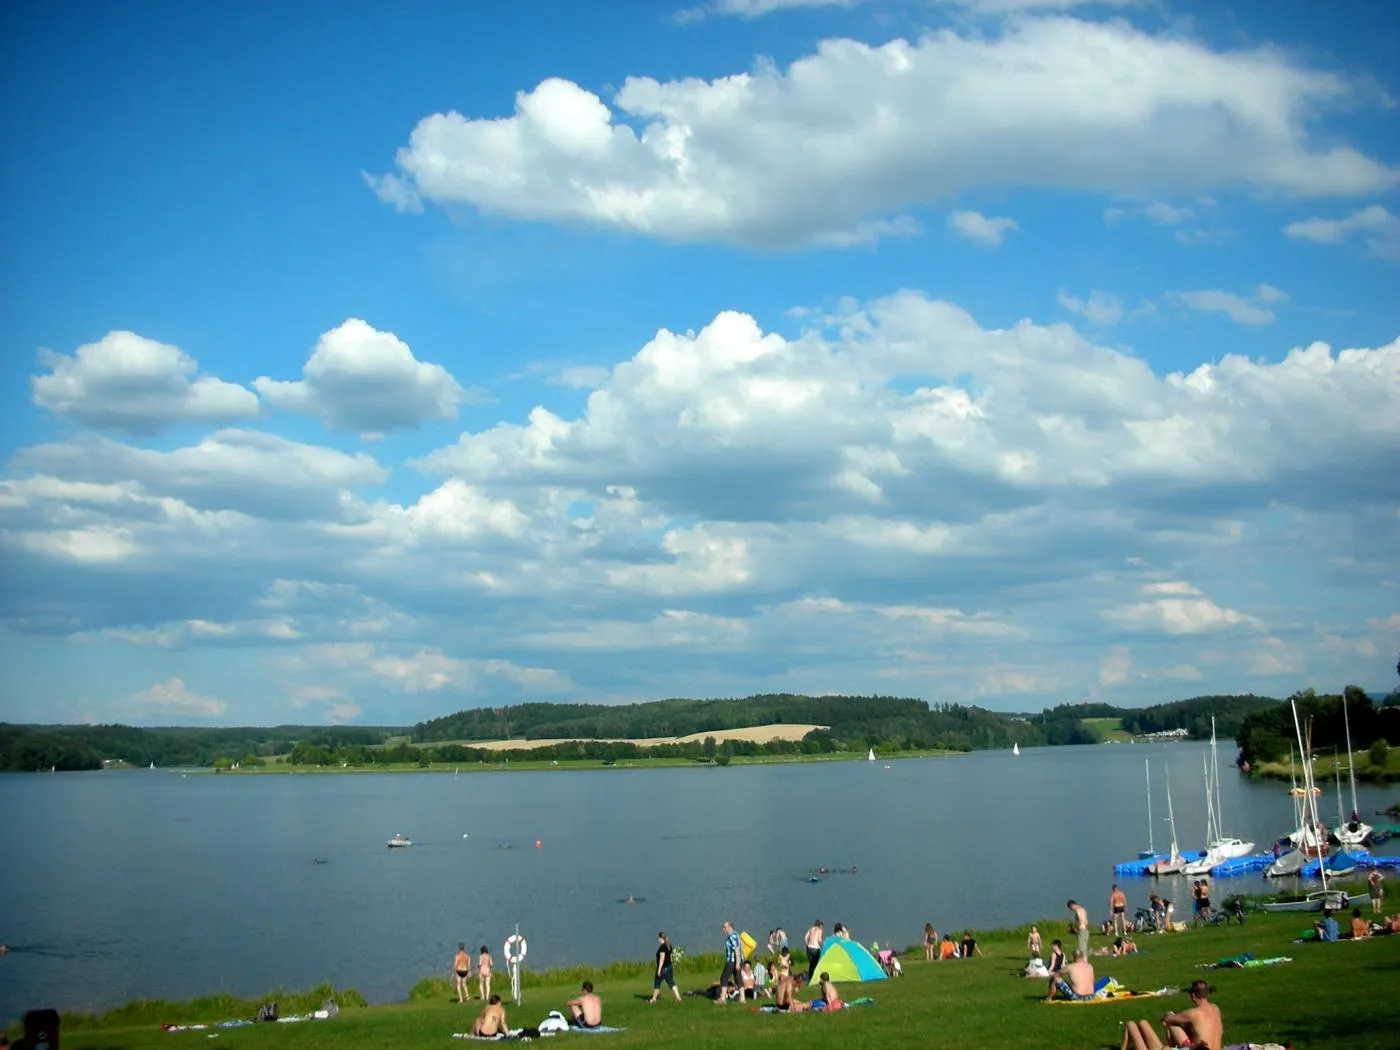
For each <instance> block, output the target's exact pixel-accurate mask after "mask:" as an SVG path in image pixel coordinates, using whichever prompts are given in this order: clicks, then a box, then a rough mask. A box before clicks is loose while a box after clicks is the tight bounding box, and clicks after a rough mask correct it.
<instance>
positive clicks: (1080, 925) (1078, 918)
mask: <svg viewBox="0 0 1400 1050" xmlns="http://www.w3.org/2000/svg"><path fill="white" fill-rule="evenodd" d="M1065 907H1066V908H1068V909H1069V910H1070V914H1071V915H1073V916H1074V919H1073V921H1072V922H1070V924H1069V928H1070V932H1071V933H1073V934H1074V936H1075V942H1074V949H1075V951H1076V952H1077V953H1079V954H1082V955H1083V956H1084V958H1086V959H1087V958H1089V913H1088V912H1087V911H1085V910H1084V905H1082V904H1080V903H1079V902H1078V901H1073V900H1071V901H1065Z"/></svg>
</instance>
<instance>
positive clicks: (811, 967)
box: [802, 919, 826, 984]
mask: <svg viewBox="0 0 1400 1050" xmlns="http://www.w3.org/2000/svg"><path fill="white" fill-rule="evenodd" d="M825 938H826V929H825V928H824V927H823V926H822V921H821V919H816V920H815V921H813V923H812V925H811V926H808V927H807V933H806V935H805V936H804V937H803V938H802V943H803V945H804V946H805V947H806V949H807V983H808V984H810V983H811V981H812V978H813V977H815V976H816V975H817V963H818V962H819V961H820V960H821V957H822V941H823V940H824V939H825Z"/></svg>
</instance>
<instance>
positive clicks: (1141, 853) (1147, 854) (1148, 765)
mask: <svg viewBox="0 0 1400 1050" xmlns="http://www.w3.org/2000/svg"><path fill="white" fill-rule="evenodd" d="M1142 769H1143V772H1144V773H1145V774H1146V775H1147V848H1146V849H1140V850H1138V860H1151V859H1152V858H1153V857H1155V856H1157V849H1156V847H1155V846H1153V845H1152V762H1151V760H1150V759H1146V758H1144V759H1143V760H1142Z"/></svg>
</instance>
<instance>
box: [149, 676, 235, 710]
mask: <svg viewBox="0 0 1400 1050" xmlns="http://www.w3.org/2000/svg"><path fill="white" fill-rule="evenodd" d="M127 706H128V707H129V708H130V709H131V711H132V712H133V713H134V714H136V715H137V716H139V717H142V718H152V717H156V716H163V717H169V718H217V717H218V716H219V715H221V714H223V713H224V711H225V710H227V708H228V705H227V704H225V703H224V701H222V700H220V699H219V698H218V697H215V696H202V695H201V694H199V693H196V692H194V691H193V690H191V689H190V688H189V687H188V686H187V685H185V683H184V681H183V680H182V679H179V678H167V679H166V680H165V681H164V682H157V683H156V684H155V685H152V686H150V687H149V688H147V689H142V690H141V691H140V692H138V693H132V694H131V696H130V697H128V698H127Z"/></svg>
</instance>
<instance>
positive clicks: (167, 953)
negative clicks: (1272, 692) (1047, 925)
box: [0, 744, 1394, 1020]
mask: <svg viewBox="0 0 1400 1050" xmlns="http://www.w3.org/2000/svg"><path fill="white" fill-rule="evenodd" d="M1206 750H1207V749H1206V748H1205V747H1204V746H1203V745H1198V744H1172V745H1153V746H1145V745H1135V746H1127V745H1116V746H1099V747H1065V748H1032V749H1028V750H1026V751H1025V752H1024V753H1023V754H1022V755H1021V757H1019V758H1013V757H1012V756H1011V755H1010V754H1008V753H1006V752H998V753H992V752H980V753H975V754H970V755H962V756H956V757H951V758H931V759H914V760H905V761H895V762H891V763H888V764H887V763H885V762H883V761H879V760H877V761H876V762H868V761H856V762H839V763H820V764H799V765H764V766H731V767H729V768H727V769H720V768H717V767H705V768H693V769H650V770H627V769H620V768H619V769H606V770H605V769H599V770H596V771H547V772H530V773H481V774H471V775H467V774H463V775H462V776H460V777H457V778H454V777H453V775H452V774H450V773H448V774H398V775H393V774H381V775H323V776H316V775H301V776H295V775H294V776H212V775H208V774H198V775H196V774H191V775H189V776H181V775H179V774H178V773H172V772H170V771H165V770H157V771H154V772H152V771H144V770H140V771H123V772H105V773H72V774H63V773H60V774H55V775H43V774H34V775H9V776H3V777H0V812H3V813H4V814H5V815H6V820H5V823H6V831H7V832H8V834H7V839H8V842H7V845H8V850H7V858H6V861H5V863H4V865H3V867H0V942H3V943H6V944H9V945H10V946H11V947H12V948H15V949H17V950H15V951H13V952H12V953H11V954H10V955H7V956H3V957H0V1020H3V1019H6V1018H14V1017H17V1016H18V1015H19V1014H20V1013H21V1012H22V1011H23V1010H25V1009H28V1008H30V1007H33V1006H37V1005H41V1004H42V1005H53V1006H58V1007H60V1008H65V1009H94V1008H104V1007H108V1006H112V1005H116V1004H119V1003H122V1002H125V1001H127V1000H129V999H133V998H145V997H165V998H189V997H193V996H196V995H202V994H207V993H211V992H216V991H225V990H226V991H230V992H233V993H237V994H240V995H257V994H260V993H262V992H265V991H267V990H269V989H272V988H275V987H279V986H281V987H287V988H304V987H309V986H311V985H313V984H316V983H318V982H320V981H323V980H330V981H333V982H335V983H336V984H337V985H353V986H354V987H356V988H358V989H359V990H360V991H361V992H362V993H363V994H365V995H366V997H368V998H369V999H371V1000H372V1001H385V1000H396V999H403V998H405V997H406V996H407V994H408V990H409V988H410V987H411V986H412V985H413V983H414V982H415V981H416V980H417V979H418V978H420V977H423V976H427V975H432V974H445V973H446V971H447V969H448V966H449V963H450V962H451V958H452V953H453V951H454V950H455V948H456V945H457V942H458V941H465V942H467V944H468V945H469V946H470V947H471V948H473V949H475V948H478V947H479V946H480V945H481V944H483V943H485V944H488V945H490V947H491V950H492V952H493V953H494V954H495V955H496V957H497V959H498V966H499V965H500V964H499V960H500V956H501V944H502V941H503V940H504V939H505V937H506V936H507V935H508V934H510V933H511V932H512V931H513V929H514V928H515V924H516V923H519V925H520V929H521V932H522V933H524V934H525V936H526V937H527V938H528V940H529V958H528V961H527V965H529V966H532V967H541V968H548V967H554V966H561V965H568V964H572V963H578V962H607V961H610V960H614V959H619V958H644V957H647V956H648V955H649V954H650V953H651V951H652V949H653V947H654V944H655V940H654V938H655V933H656V931H657V930H658V929H665V930H667V931H668V932H670V934H671V936H672V940H673V941H674V942H675V943H676V944H678V945H683V946H684V947H685V948H687V949H688V950H690V951H692V952H694V951H717V950H718V949H719V948H720V942H721V935H720V930H719V926H720V923H721V922H722V921H724V920H725V919H732V920H733V921H734V922H735V924H736V925H737V926H738V927H739V928H740V929H747V930H749V931H750V932H752V933H753V934H754V935H755V936H756V937H758V938H759V940H760V941H761V940H762V939H763V938H764V937H765V936H766V934H767V931H768V929H769V928H770V927H772V926H774V925H777V924H782V925H783V926H785V928H786V929H787V931H788V934H789V937H790V938H791V939H792V941H793V943H794V944H795V945H800V942H801V934H802V931H803V930H804V929H806V927H807V926H808V925H809V924H810V923H811V921H812V920H813V919H814V918H817V917H821V918H822V919H823V920H825V922H826V925H827V928H828V929H830V928H831V927H832V925H833V924H834V923H836V922H844V923H846V924H847V925H848V926H850V927H851V929H852V931H853V932H854V934H855V936H856V937H857V938H858V939H860V940H862V941H864V942H866V943H869V942H870V941H871V940H878V941H880V942H882V943H883V942H885V941H886V940H889V941H893V942H894V943H896V944H898V945H900V946H903V945H906V944H912V943H915V942H916V941H917V940H918V939H919V937H920V931H921V929H922V926H923V923H924V922H926V921H930V922H933V923H934V925H935V926H937V927H938V929H940V930H942V929H944V928H948V929H960V928H962V927H965V926H974V927H979V926H980V927H989V926H1001V925H1010V924H1014V923H1019V922H1024V921H1028V920H1030V919H1032V918H1035V917H1039V916H1059V915H1063V914H1064V913H1065V910H1064V902H1065V899H1066V897H1071V896H1072V897H1077V898H1079V899H1080V900H1081V901H1084V902H1086V904H1087V905H1088V906H1089V909H1090V914H1091V916H1093V917H1094V919H1095V921H1098V920H1100V919H1102V918H1103V914H1102V913H1103V912H1104V911H1105V901H1106V898H1107V895H1108V888H1109V884H1110V883H1111V882H1112V881H1113V874H1112V868H1111V865H1112V864H1113V862H1115V861H1119V860H1127V859H1130V858H1131V857H1133V856H1135V854H1136V852H1137V850H1138V849H1139V848H1142V847H1144V846H1146V845H1147V837H1148V827H1147V816H1146V801H1145V790H1144V783H1143V780H1144V777H1143V759H1144V758H1145V757H1149V756H1150V757H1151V760H1152V782H1153V796H1154V797H1153V814H1154V817H1155V818H1157V821H1158V823H1157V827H1156V829H1155V834H1154V839H1155V843H1156V845H1157V846H1158V848H1164V847H1165V846H1166V845H1167V843H1168V839H1169V835H1168V832H1167V828H1166V824H1165V817H1166V794H1165V778H1164V776H1163V771H1164V766H1169V767H1170V772H1171V781H1172V790H1173V800H1174V803H1175V809H1176V817H1177V830H1178V837H1179V839H1180V843H1181V846H1182V848H1199V846H1200V845H1201V840H1202V838H1203V834H1204V825H1205V798H1204V789H1203V786H1202V778H1201V757H1202V755H1203V754H1204V753H1205V751H1206ZM1233 756H1234V749H1233V746H1232V745H1229V744H1227V745H1225V746H1223V747H1222V748H1221V750H1220V758H1221V763H1222V767H1223V768H1222V774H1223V776H1222V779H1223V781H1224V783H1223V808H1224V814H1225V823H1226V832H1227V833H1229V834H1237V835H1240V836H1241V837H1243V838H1252V839H1254V840H1255V841H1256V842H1258V843H1259V844H1260V848H1261V849H1262V848H1264V847H1266V846H1267V845H1268V844H1269V843H1270V842H1272V841H1273V839H1274V838H1275V837H1277V836H1278V835H1280V834H1282V833H1283V832H1285V831H1286V830H1288V829H1289V826H1290V824H1291V808H1290V804H1289V801H1288V799H1287V796H1286V793H1285V790H1284V788H1283V787H1282V786H1281V785H1279V784H1277V783H1266V784H1251V783H1249V782H1248V781H1246V780H1245V779H1244V778H1242V777H1240V776H1238V775H1237V774H1236V773H1235V771H1234V769H1233V767H1231V766H1229V765H1228V763H1229V761H1230V760H1231V759H1233ZM887 765H888V768H886V766H887ZM1358 792H1359V794H1360V796H1361V809H1362V811H1363V813H1368V814H1369V813H1371V812H1374V811H1375V810H1377V809H1379V808H1381V807H1382V806H1383V805H1385V804H1388V803H1389V801H1391V799H1392V798H1393V796H1394V792H1393V791H1387V790H1385V789H1378V788H1371V787H1367V786H1360V785H1359V786H1358ZM1348 802H1349V799H1348ZM1335 807H1336V800H1335V793H1334V792H1333V791H1332V790H1331V788H1330V787H1329V788H1328V790H1327V792H1326V794H1325V795H1324V796H1323V799H1322V810H1323V813H1324V816H1326V815H1328V814H1332V815H1335ZM1349 808H1350V807H1349V806H1348V809H1349ZM1329 823H1331V821H1330V820H1329ZM395 832H403V833H404V834H406V835H408V836H410V837H411V838H412V839H413V846H412V848H411V849H406V850H389V849H387V848H386V846H385V843H386V841H387V839H388V838H389V836H391V835H393V834H394V833H395ZM536 840H539V842H540V845H539V847H538V848H536V846H535V841H536ZM505 846H509V847H510V848H509V849H504V848H500V847H505ZM318 857H319V858H322V859H324V860H325V861H327V863H325V864H313V863H312V860H313V858H318ZM852 866H855V867H856V868H857V869H858V871H857V873H855V874H851V873H850V872H849V869H850V868H851V867H852ZM819 867H827V868H834V869H837V868H845V869H848V870H847V872H846V873H842V874H832V875H828V876H825V877H824V878H822V880H821V881H820V882H818V883H815V884H814V883H811V882H810V881H809V874H810V872H811V871H812V870H813V869H816V868H819ZM1124 881H1125V882H1128V883H1131V884H1130V885H1127V886H1126V888H1127V889H1128V892H1129V900H1130V902H1131V903H1132V904H1133V905H1136V904H1138V903H1143V902H1145V899H1146V894H1147V892H1148V885H1147V882H1146V881H1145V880H1124ZM1166 881H1167V882H1168V884H1169V885H1171V883H1172V880H1166ZM1261 881H1262V880H1260V879H1258V878H1257V877H1249V878H1246V879H1238V880H1229V883H1228V884H1229V885H1230V886H1231V887H1233V886H1236V885H1238V886H1241V887H1245V888H1248V889H1250V890H1256V889H1258V888H1259V886H1260V884H1261ZM1225 885H1226V883H1225V882H1224V880H1222V883H1221V886H1220V888H1219V889H1218V890H1217V893H1216V896H1217V897H1222V896H1224V892H1225ZM1168 892H1169V895H1171V896H1173V897H1174V898H1175V899H1178V900H1182V899H1185V898H1186V894H1185V892H1184V886H1183V885H1174V886H1172V888H1171V889H1170V890H1169V891H1168ZM629 894H630V895H633V896H634V897H636V898H637V899H638V903H636V904H632V905H627V904H623V903H620V902H621V901H622V900H623V899H625V898H626V897H627V896H628V895H629Z"/></svg>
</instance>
